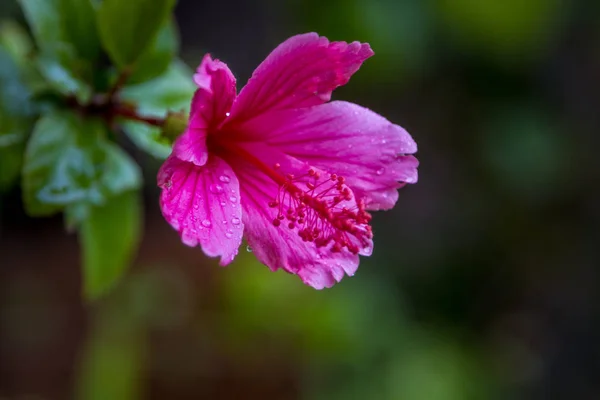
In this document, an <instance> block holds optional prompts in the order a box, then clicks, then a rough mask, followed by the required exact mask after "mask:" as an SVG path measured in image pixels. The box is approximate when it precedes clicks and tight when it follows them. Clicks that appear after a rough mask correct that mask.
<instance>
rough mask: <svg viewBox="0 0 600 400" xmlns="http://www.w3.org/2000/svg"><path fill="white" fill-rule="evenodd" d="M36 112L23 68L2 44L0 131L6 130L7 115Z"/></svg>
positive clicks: (0, 59)
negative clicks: (24, 78) (25, 81)
mask: <svg viewBox="0 0 600 400" xmlns="http://www.w3.org/2000/svg"><path fill="white" fill-rule="evenodd" d="M34 114H35V107H34V106H33V104H32V102H31V93H30V91H29V89H28V87H27V86H26V85H25V83H24V82H23V76H22V74H21V70H20V68H19V66H18V65H17V63H16V62H15V61H14V59H13V58H12V57H11V55H10V53H8V51H6V50H5V47H4V46H0V117H2V118H1V119H0V133H4V132H5V131H6V124H7V123H8V122H9V121H7V120H6V118H7V117H28V116H32V115H34Z"/></svg>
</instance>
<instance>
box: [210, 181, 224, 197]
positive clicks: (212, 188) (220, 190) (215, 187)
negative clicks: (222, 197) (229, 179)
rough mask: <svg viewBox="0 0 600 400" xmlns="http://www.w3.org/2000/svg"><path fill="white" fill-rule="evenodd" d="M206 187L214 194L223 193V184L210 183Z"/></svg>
mask: <svg viewBox="0 0 600 400" xmlns="http://www.w3.org/2000/svg"><path fill="white" fill-rule="evenodd" d="M208 189H209V190H210V191H211V192H212V193H214V194H221V193H223V186H221V185H217V184H214V183H213V184H212V185H210V186H209V187H208Z"/></svg>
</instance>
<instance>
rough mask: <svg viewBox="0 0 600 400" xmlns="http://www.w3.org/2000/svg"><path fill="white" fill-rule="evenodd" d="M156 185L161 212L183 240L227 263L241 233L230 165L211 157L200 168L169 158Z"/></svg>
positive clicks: (234, 177)
mask: <svg viewBox="0 0 600 400" xmlns="http://www.w3.org/2000/svg"><path fill="white" fill-rule="evenodd" d="M158 185H159V186H160V187H161V188H162V193H161V196H160V207H161V210H162V213H163V215H164V217H165V219H166V220H167V222H169V224H171V226H172V227H173V228H175V229H176V230H177V231H178V232H179V234H180V235H181V239H182V241H183V242H184V243H185V244H186V245H188V246H197V245H200V246H201V247H202V250H203V251H204V253H205V254H206V255H208V256H210V257H217V256H220V257H221V261H220V264H221V265H227V264H229V263H230V262H231V261H232V260H233V258H234V257H235V256H236V254H237V252H238V247H239V246H240V244H241V241H242V235H243V230H244V224H243V222H242V207H241V204H240V201H239V198H240V194H239V183H238V178H237V177H236V175H235V174H234V173H233V171H232V170H231V168H230V167H229V165H228V164H227V163H225V161H223V160H222V159H220V158H218V157H215V156H212V155H211V156H210V157H209V159H208V161H207V163H206V164H205V165H203V166H201V167H200V166H197V165H195V164H193V163H189V162H184V161H181V160H179V159H178V158H176V157H174V156H170V157H169V158H168V159H167V160H166V161H165V163H164V164H163V166H162V167H161V169H160V171H159V173H158Z"/></svg>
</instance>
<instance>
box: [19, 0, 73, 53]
mask: <svg viewBox="0 0 600 400" xmlns="http://www.w3.org/2000/svg"><path fill="white" fill-rule="evenodd" d="M18 1H19V4H20V5H21V8H22V9H23V14H25V18H26V19H27V22H28V23H29V26H30V27H31V31H32V33H33V36H34V37H35V41H36V43H37V45H38V46H39V48H40V49H41V50H49V48H50V47H52V46H54V45H55V44H56V43H58V42H62V41H64V38H65V37H64V31H63V26H62V25H61V23H60V0H18Z"/></svg>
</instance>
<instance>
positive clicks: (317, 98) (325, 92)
mask: <svg viewBox="0 0 600 400" xmlns="http://www.w3.org/2000/svg"><path fill="white" fill-rule="evenodd" d="M373 54H374V53H373V51H372V50H371V48H370V47H369V45H368V44H367V43H362V44H361V43H359V42H352V43H346V42H329V40H327V38H325V37H319V35H317V34H316V33H306V34H303V35H297V36H293V37H291V38H289V39H288V40H286V41H285V42H283V43H282V44H280V45H279V46H278V47H277V48H276V49H275V50H273V52H272V53H271V54H269V56H268V57H267V58H266V59H265V61H263V62H262V63H261V64H260V65H259V66H258V68H257V69H256V70H255V71H254V73H253V74H252V77H251V78H250V80H249V81H248V84H247V85H246V86H245V87H244V88H243V89H242V90H241V92H240V95H239V96H238V98H237V99H236V100H235V102H234V104H233V108H232V110H231V115H232V120H237V121H242V120H246V119H249V118H251V117H253V116H256V115H259V114H261V113H263V112H265V111H268V110H276V109H284V108H298V107H308V106H312V105H316V104H321V103H324V102H326V101H329V99H330V98H331V92H332V91H333V90H334V89H335V88H336V87H338V86H341V85H344V84H346V82H348V80H349V79H350V77H351V76H352V74H354V72H356V71H357V70H358V69H359V68H360V66H361V64H362V63H363V61H365V60H366V59H367V58H369V57H371V56H372V55H373Z"/></svg>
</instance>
